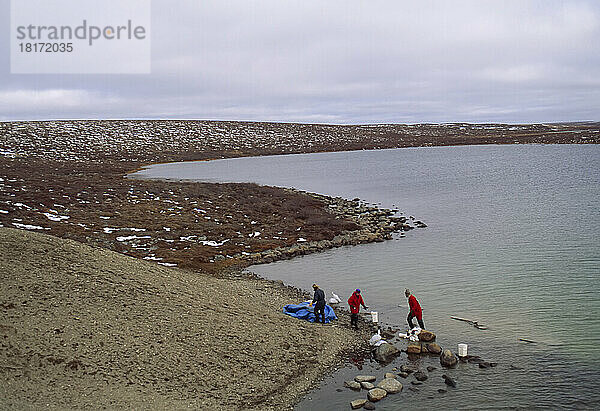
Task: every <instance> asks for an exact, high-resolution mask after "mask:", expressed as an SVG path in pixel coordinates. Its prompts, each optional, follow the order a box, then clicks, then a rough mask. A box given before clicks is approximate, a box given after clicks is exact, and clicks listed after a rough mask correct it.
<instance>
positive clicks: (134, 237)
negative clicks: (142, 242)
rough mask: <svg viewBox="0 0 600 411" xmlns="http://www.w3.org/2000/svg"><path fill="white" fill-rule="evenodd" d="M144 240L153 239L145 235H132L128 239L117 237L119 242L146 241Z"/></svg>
mask: <svg viewBox="0 0 600 411" xmlns="http://www.w3.org/2000/svg"><path fill="white" fill-rule="evenodd" d="M144 238H152V237H150V236H149V235H145V236H137V235H130V236H127V237H117V241H130V240H137V239H144Z"/></svg>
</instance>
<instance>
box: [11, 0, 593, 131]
mask: <svg viewBox="0 0 600 411" xmlns="http://www.w3.org/2000/svg"><path fill="white" fill-rule="evenodd" d="M124 1H125V0H124ZM9 6H10V2H9V0H0V19H1V20H0V21H1V24H0V26H1V27H2V33H3V34H2V36H0V53H1V54H2V56H3V57H2V58H1V59H0V119H1V120H14V119H50V118H51V119H54V118H62V119H67V118H188V119H226V120H257V121H284V122H307V123H313V122H315V123H316V122H318V123H336V124H356V123H419V122H458V121H461V122H507V123H517V122H551V121H581V120H600V40H599V39H600V1H598V0H589V1H553V0H539V1H527V0H515V1H498V0H490V1H485V0H472V1H454V0H452V1H450V0H439V1H423V0H420V1H414V0H411V1H400V0H386V1H377V0H367V1H356V0H340V1H334V0H301V1H287V0H269V1H266V0H256V1H250V0H240V1H230V0H217V1H212V0H211V1H208V0H190V1H182V0H153V1H152V28H151V36H152V74H149V75H139V74H130V75H40V74H37V75H15V74H10V61H9V52H10V47H9V27H10V13H9V10H10V8H9Z"/></svg>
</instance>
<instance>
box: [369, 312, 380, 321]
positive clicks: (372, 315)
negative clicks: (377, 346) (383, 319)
mask: <svg viewBox="0 0 600 411" xmlns="http://www.w3.org/2000/svg"><path fill="white" fill-rule="evenodd" d="M371 318H372V319H373V322H374V323H378V322H379V313H378V312H377V311H371Z"/></svg>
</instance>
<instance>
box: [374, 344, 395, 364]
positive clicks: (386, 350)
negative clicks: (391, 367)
mask: <svg viewBox="0 0 600 411" xmlns="http://www.w3.org/2000/svg"><path fill="white" fill-rule="evenodd" d="M398 355H400V350H399V349H397V348H396V347H395V346H393V345H392V344H389V343H385V344H381V345H380V346H379V347H377V348H376V349H375V360H376V361H378V362H382V363H387V362H390V361H392V360H393V359H394V358H395V357H397V356H398Z"/></svg>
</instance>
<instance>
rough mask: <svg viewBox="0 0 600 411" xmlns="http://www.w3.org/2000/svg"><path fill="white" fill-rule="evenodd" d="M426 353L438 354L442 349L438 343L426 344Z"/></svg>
mask: <svg viewBox="0 0 600 411" xmlns="http://www.w3.org/2000/svg"><path fill="white" fill-rule="evenodd" d="M427 351H428V352H430V353H431V354H439V353H441V352H442V347H440V345H439V344H438V343H429V344H427Z"/></svg>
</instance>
